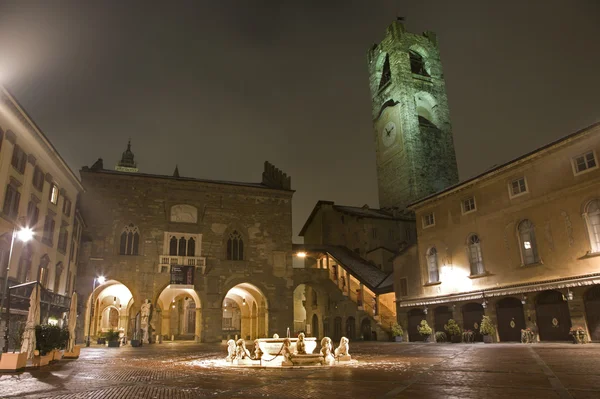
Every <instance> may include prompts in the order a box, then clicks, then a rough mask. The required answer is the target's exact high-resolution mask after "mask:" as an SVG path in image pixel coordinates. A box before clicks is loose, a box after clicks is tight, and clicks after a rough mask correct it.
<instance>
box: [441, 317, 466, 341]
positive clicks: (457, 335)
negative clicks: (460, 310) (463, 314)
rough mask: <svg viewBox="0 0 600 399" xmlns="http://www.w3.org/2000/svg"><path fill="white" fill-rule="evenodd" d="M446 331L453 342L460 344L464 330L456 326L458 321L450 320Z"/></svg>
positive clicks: (445, 328) (445, 327)
mask: <svg viewBox="0 0 600 399" xmlns="http://www.w3.org/2000/svg"><path fill="white" fill-rule="evenodd" d="M444 330H446V332H447V333H448V335H449V336H450V339H451V340H452V342H454V343H458V342H460V339H461V334H462V330H461V328H460V327H459V325H458V324H456V321H455V320H454V319H450V320H448V324H446V325H445V326H444Z"/></svg>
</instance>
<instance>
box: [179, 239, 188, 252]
mask: <svg viewBox="0 0 600 399" xmlns="http://www.w3.org/2000/svg"><path fill="white" fill-rule="evenodd" d="M186 249H187V243H186V241H185V237H181V238H180V239H179V251H178V255H179V256H185V253H186V251H185V250H186Z"/></svg>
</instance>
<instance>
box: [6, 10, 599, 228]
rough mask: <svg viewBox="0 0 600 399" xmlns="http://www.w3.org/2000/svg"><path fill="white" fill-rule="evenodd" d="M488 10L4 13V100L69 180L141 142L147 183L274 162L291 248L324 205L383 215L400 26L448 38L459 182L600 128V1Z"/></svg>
mask: <svg viewBox="0 0 600 399" xmlns="http://www.w3.org/2000/svg"><path fill="white" fill-rule="evenodd" d="M491 3H492V2H486V1H481V0H471V1H442V0H439V1H423V0H418V1H365V0H356V1H331V0H330V1H324V0H316V1H298V0H296V1H285V2H284V1H266V0H262V1H258V0H255V1H224V0H213V1H200V0H198V1H188V2H184V1H172V2H160V3H159V2H148V1H140V2H134V1H96V2H91V1H89V2H88V1H73V2H66V1H59V0H52V1H48V0H43V1H36V2H34V1H24V0H23V1H1V2H0V82H1V83H2V84H4V85H5V86H7V87H8V88H9V89H10V90H11V91H12V92H13V94H14V95H15V96H16V97H17V99H18V100H19V101H20V102H21V104H22V105H23V106H24V107H25V108H26V110H27V111H28V112H29V114H30V115H31V116H32V118H33V119H34V120H35V121H36V122H37V124H38V125H39V126H40V127H41V128H42V130H43V131H44V132H45V134H46V135H47V136H48V137H49V138H50V140H51V141H52V142H53V144H54V145H55V147H56V148H57V149H58V150H59V152H60V153H61V155H62V156H63V158H65V160H66V161H67V162H68V163H69V165H70V166H71V168H72V169H73V170H75V171H78V170H79V169H80V168H81V167H82V166H84V165H88V166H89V165H91V164H92V163H93V162H94V161H95V160H96V159H97V158H99V157H102V158H103V159H104V166H105V168H113V167H114V165H115V163H116V162H117V161H118V159H119V158H120V154H121V153H122V151H123V150H124V149H125V147H126V144H127V139H128V138H129V137H131V139H132V149H133V152H134V153H135V156H136V160H137V161H138V165H139V167H140V171H142V172H146V173H157V174H171V173H172V172H173V169H174V168H175V164H178V165H179V170H180V173H181V175H182V176H187V177H198V178H206V179H218V180H234V181H250V182H257V181H260V179H261V173H262V168H263V162H264V161H265V160H269V161H270V162H271V163H273V164H275V165H276V166H277V167H279V168H281V169H282V170H283V171H285V172H287V173H288V174H290V175H291V176H292V187H293V188H294V189H295V190H296V194H295V195H294V220H293V222H294V234H297V233H298V231H299V230H300V228H301V227H302V225H303V223H304V222H305V220H306V218H307V217H308V215H309V213H310V211H311V210H312V208H313V206H314V204H315V203H316V201H317V200H319V199H322V200H331V201H335V202H337V203H343V204H346V205H356V206H361V205H363V204H365V203H366V204H369V205H370V206H372V207H376V206H377V205H378V201H377V184H376V176H375V152H374V142H373V131H372V127H371V104H370V93H369V87H368V75H367V61H366V54H367V50H368V49H369V47H370V46H371V45H372V44H373V43H375V42H378V41H379V40H381V39H382V38H383V36H384V33H385V30H386V27H387V26H388V25H389V24H390V23H391V22H392V21H393V20H394V19H395V17H396V16H397V15H402V16H405V17H406V23H405V25H406V27H407V29H408V30H409V31H411V32H416V33H420V32H422V31H423V30H433V31H435V32H437V33H438V36H439V40H440V46H441V56H442V62H443V64H444V74H445V77H446V84H447V92H448V98H449V103H450V111H451V118H452V124H453V129H454V142H455V147H456V153H457V159H458V167H459V173H460V177H461V180H462V179H466V178H467V177H469V176H472V175H474V174H477V173H480V172H482V171H483V170H485V169H487V168H489V167H491V166H492V165H494V164H498V163H501V162H504V161H507V160H510V159H511V158H515V157H517V156H519V155H521V154H523V153H526V152H528V151H531V150H533V149H535V148H536V147H539V146H541V145H543V144H546V143H548V142H550V141H552V140H555V139H558V138H560V137H562V136H564V135H567V134H569V133H572V132H574V131H576V130H579V129H581V128H583V127H585V126H587V125H590V124H592V123H594V122H596V121H598V120H600V94H599V93H600V73H599V71H600V51H599V49H600V24H599V23H598V21H599V20H600V1H597V0H588V1H584V0H581V1H575V0H570V1H562V0H561V1H555V0H536V1H533V0H527V1H522V0H511V1H507V0H503V1H496V2H494V3H495V4H494V5H492V4H491ZM149 4H157V6H150V5H149ZM159 4H160V5H162V7H160V6H159ZM175 4H176V5H175Z"/></svg>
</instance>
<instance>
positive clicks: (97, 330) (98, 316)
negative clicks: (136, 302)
mask: <svg viewBox="0 0 600 399" xmlns="http://www.w3.org/2000/svg"><path fill="white" fill-rule="evenodd" d="M91 304H93V312H90V310H91V308H92V307H91V306H90V305H91ZM87 305H88V306H87V310H86V317H85V327H84V331H85V333H86V336H87V335H88V334H89V335H90V336H94V337H97V336H98V335H100V334H101V333H103V332H106V331H108V330H110V329H113V330H118V331H120V332H123V333H124V334H125V336H129V335H130V333H131V332H130V331H129V313H130V311H131V307H132V305H133V295H132V293H131V291H130V290H129V288H127V286H125V285H124V284H123V283H121V282H119V281H116V280H109V281H107V282H105V283H104V284H102V285H100V286H98V287H96V289H95V290H94V291H93V292H92V294H91V295H90V297H89V298H88V301H87ZM90 317H91V330H90ZM106 318H107V319H106ZM88 330H89V331H88Z"/></svg>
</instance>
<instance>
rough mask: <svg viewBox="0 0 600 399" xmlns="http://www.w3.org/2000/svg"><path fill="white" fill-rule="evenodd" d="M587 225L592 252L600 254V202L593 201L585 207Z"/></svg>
mask: <svg viewBox="0 0 600 399" xmlns="http://www.w3.org/2000/svg"><path fill="white" fill-rule="evenodd" d="M584 218H585V224H586V225H587V228H588V233H589V236H590V246H591V252H592V253H594V252H600V200H597V199H595V200H592V201H590V202H589V203H588V204H587V206H586V207H585V214H584Z"/></svg>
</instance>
